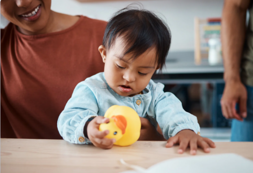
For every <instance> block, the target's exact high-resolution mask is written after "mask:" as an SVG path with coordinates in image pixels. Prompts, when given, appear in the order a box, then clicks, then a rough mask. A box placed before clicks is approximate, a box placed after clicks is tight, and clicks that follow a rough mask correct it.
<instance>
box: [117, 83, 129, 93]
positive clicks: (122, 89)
mask: <svg viewBox="0 0 253 173" xmlns="http://www.w3.org/2000/svg"><path fill="white" fill-rule="evenodd" d="M119 88H120V90H121V91H122V92H125V93H128V92H130V91H132V88H131V87H130V86H127V85H120V86H119Z"/></svg>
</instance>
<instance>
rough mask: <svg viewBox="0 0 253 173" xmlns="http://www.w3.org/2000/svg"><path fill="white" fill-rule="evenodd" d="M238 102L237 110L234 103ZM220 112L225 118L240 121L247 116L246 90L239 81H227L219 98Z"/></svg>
mask: <svg viewBox="0 0 253 173" xmlns="http://www.w3.org/2000/svg"><path fill="white" fill-rule="evenodd" d="M237 103H238V104H239V112H237V111H236V104H237ZM221 109H222V114H223V116H224V117H225V118H226V119H232V118H235V119H237V120H239V121H242V120H243V118H246V117H247V90H246V88H245V86H244V85H243V84H242V83H241V81H238V80H237V81H227V82H226V85H225V89H224V91H223V95H222V98H221Z"/></svg>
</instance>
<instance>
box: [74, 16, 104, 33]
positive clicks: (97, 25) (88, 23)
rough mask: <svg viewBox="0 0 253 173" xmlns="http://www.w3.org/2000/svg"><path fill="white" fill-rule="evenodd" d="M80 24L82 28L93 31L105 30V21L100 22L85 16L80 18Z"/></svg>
mask: <svg viewBox="0 0 253 173" xmlns="http://www.w3.org/2000/svg"><path fill="white" fill-rule="evenodd" d="M79 20H80V24H81V25H82V26H84V27H86V28H87V27H88V28H92V29H94V30H100V29H102V30H105V27H106V25H107V22H106V21H103V20H100V19H93V18H89V17H87V16H80V19H79Z"/></svg>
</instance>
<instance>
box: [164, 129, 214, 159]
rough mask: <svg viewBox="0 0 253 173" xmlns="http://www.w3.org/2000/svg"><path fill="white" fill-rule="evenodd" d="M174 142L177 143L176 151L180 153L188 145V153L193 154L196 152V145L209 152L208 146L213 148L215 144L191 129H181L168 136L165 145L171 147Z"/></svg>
mask: <svg viewBox="0 0 253 173" xmlns="http://www.w3.org/2000/svg"><path fill="white" fill-rule="evenodd" d="M174 144H179V149H178V153H180V154H182V153H183V152H184V151H185V149H186V148H187V147H188V146H190V153H191V154H192V155H195V154H196V153H197V147H200V148H202V149H203V150H204V152H205V153H209V152H210V148H209V147H211V148H215V144H214V142H213V141H211V140H210V139H208V138H203V137H201V136H199V135H197V134H196V133H194V132H193V131H191V130H182V131H180V132H178V133H177V134H176V135H175V136H173V137H171V138H169V140H168V141H167V144H166V147H167V148H169V147H172V146H173V145H174Z"/></svg>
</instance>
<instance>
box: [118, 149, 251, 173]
mask: <svg viewBox="0 0 253 173" xmlns="http://www.w3.org/2000/svg"><path fill="white" fill-rule="evenodd" d="M140 172H141V173H253V161H251V160H249V159H246V158H244V157H242V156H240V155H237V154H233V153H228V154H216V155H205V156H191V157H183V158H175V159H169V160H165V161H162V162H160V163H157V164H155V165H153V166H151V167H150V168H148V169H146V170H145V171H136V170H133V171H124V172H122V173H140Z"/></svg>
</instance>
